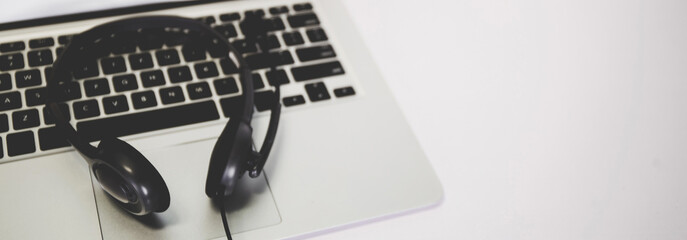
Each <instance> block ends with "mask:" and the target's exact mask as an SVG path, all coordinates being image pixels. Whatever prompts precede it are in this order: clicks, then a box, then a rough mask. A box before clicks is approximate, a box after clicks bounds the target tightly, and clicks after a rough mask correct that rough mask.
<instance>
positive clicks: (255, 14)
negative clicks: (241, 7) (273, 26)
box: [243, 9, 265, 18]
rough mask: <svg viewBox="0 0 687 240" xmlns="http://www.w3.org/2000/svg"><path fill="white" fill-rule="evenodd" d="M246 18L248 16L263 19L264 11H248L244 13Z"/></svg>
mask: <svg viewBox="0 0 687 240" xmlns="http://www.w3.org/2000/svg"><path fill="white" fill-rule="evenodd" d="M243 15H245V16H246V18H247V17H250V16H256V17H264V16H265V10H262V9H255V10H248V11H246V12H244V14H243Z"/></svg>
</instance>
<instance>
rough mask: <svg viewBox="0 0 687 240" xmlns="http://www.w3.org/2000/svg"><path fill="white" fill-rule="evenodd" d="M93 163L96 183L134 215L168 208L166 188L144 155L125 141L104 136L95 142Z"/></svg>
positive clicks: (168, 199)
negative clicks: (95, 154) (96, 155)
mask: <svg viewBox="0 0 687 240" xmlns="http://www.w3.org/2000/svg"><path fill="white" fill-rule="evenodd" d="M98 155H99V158H98V159H97V160H96V161H95V162H94V163H93V165H92V169H93V173H94V174H95V175H96V178H97V179H98V183H99V184H100V186H101V187H102V188H103V190H105V191H106V192H107V193H108V194H109V195H110V196H112V198H114V199H115V200H117V202H118V203H119V205H120V206H122V207H123V208H124V209H126V210H127V211H129V212H131V213H132V214H135V215H146V214H149V213H151V212H163V211H165V210H167V208H169V202H170V197H169V189H168V188H167V184H165V181H164V180H163V179H162V176H161V175H160V173H159V172H158V171H157V169H155V167H154V166H153V164H151V163H150V162H149V161H148V159H146V157H144V156H143V154H141V153H140V152H139V151H138V150H136V148H134V147H133V146H131V145H129V144H128V143H126V142H124V141H122V140H119V139H117V138H113V137H107V138H104V139H103V140H101V141H100V144H99V145H98Z"/></svg>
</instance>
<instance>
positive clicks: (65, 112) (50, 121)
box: [43, 103, 72, 125]
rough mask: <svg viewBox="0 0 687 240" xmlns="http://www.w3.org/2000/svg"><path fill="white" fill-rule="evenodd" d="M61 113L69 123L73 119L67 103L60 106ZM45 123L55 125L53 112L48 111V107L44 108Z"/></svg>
mask: <svg viewBox="0 0 687 240" xmlns="http://www.w3.org/2000/svg"><path fill="white" fill-rule="evenodd" d="M59 106H60V112H61V113H62V115H64V116H65V118H67V121H69V120H71V119H72V115H71V114H69V106H67V104H66V103H61V104H59ZM43 121H44V122H45V124H48V125H49V124H55V117H53V115H52V112H50V111H49V110H48V108H47V107H44V108H43Z"/></svg>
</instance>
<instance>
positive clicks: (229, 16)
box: [219, 13, 241, 22]
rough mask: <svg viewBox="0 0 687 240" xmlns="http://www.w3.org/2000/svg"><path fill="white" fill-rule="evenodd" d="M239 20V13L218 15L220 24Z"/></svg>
mask: <svg viewBox="0 0 687 240" xmlns="http://www.w3.org/2000/svg"><path fill="white" fill-rule="evenodd" d="M239 19H241V15H239V13H227V14H222V15H219V20H221V21H222V22H229V21H236V20H239Z"/></svg>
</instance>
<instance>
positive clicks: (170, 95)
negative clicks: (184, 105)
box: [160, 86, 184, 104]
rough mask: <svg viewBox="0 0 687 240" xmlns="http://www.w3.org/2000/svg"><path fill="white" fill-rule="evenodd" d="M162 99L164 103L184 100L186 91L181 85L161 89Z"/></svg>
mask: <svg viewBox="0 0 687 240" xmlns="http://www.w3.org/2000/svg"><path fill="white" fill-rule="evenodd" d="M160 100H162V103H164V104H171V103H178V102H183V101H184V91H183V90H181V87H179V86H177V87H170V88H163V89H160Z"/></svg>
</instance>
